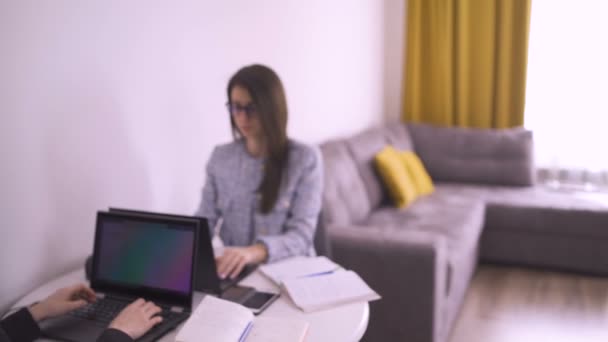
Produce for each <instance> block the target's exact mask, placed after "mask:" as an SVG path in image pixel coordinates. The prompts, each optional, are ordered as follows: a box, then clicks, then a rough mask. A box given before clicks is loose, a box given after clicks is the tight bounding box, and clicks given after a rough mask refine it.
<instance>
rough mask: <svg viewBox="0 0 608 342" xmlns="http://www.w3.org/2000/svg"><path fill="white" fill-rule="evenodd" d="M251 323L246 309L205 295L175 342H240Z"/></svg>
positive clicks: (251, 316) (251, 317)
mask: <svg viewBox="0 0 608 342" xmlns="http://www.w3.org/2000/svg"><path fill="white" fill-rule="evenodd" d="M252 321H253V313H252V312H251V311H250V310H249V309H247V308H246V307H244V306H242V305H239V304H235V303H232V302H229V301H226V300H223V299H218V298H215V297H213V296H210V295H207V296H205V298H203V300H202V301H201V303H200V304H199V306H198V307H197V308H196V310H194V312H193V313H192V314H191V315H190V318H189V319H188V320H187V321H186V323H185V324H184V326H183V327H182V329H181V330H180V331H179V332H178V333H177V337H176V338H175V341H176V342H199V341H201V340H204V341H217V342H236V341H241V340H242V338H243V336H244V333H245V332H246V330H247V329H248V327H249V325H250V324H251V323H252Z"/></svg>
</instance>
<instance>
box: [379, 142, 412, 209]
mask: <svg viewBox="0 0 608 342" xmlns="http://www.w3.org/2000/svg"><path fill="white" fill-rule="evenodd" d="M374 163H375V165H376V169H377V170H378V172H379V173H380V176H381V177H382V181H383V183H384V184H385V186H386V188H387V189H388V192H389V194H390V195H391V197H392V198H393V201H394V203H395V206H396V207H398V208H404V207H406V206H408V205H409V204H410V203H412V202H413V201H414V200H415V199H416V196H417V186H416V183H414V178H413V177H412V175H411V174H410V172H409V171H408V168H407V166H406V164H405V160H403V158H402V155H401V152H399V151H397V150H396V149H395V148H394V147H392V146H386V147H385V148H383V149H382V151H380V152H378V153H377V154H376V156H375V157H374Z"/></svg>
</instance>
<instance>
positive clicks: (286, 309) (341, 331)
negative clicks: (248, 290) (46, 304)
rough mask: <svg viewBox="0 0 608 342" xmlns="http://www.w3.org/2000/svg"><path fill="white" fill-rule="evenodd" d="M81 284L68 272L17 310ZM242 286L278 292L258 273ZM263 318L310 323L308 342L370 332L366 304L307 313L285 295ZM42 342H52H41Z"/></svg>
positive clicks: (78, 275) (80, 273) (80, 276)
mask: <svg viewBox="0 0 608 342" xmlns="http://www.w3.org/2000/svg"><path fill="white" fill-rule="evenodd" d="M78 282H85V274H84V269H78V270H75V271H72V272H69V273H67V274H65V275H63V276H60V277H58V278H56V279H53V280H51V281H49V282H48V283H46V284H44V285H42V286H40V287H39V288H37V289H35V290H34V291H32V292H31V293H29V294H27V295H26V296H25V297H23V298H21V299H20V300H19V301H18V302H17V303H16V304H15V306H14V307H19V306H24V305H28V304H30V303H33V302H35V301H38V300H41V299H43V298H45V297H46V296H48V295H49V294H51V293H52V292H53V291H55V290H56V289H58V288H61V287H64V286H67V285H71V284H75V283H78ZM240 284H241V285H247V286H252V287H254V288H256V289H258V290H261V291H270V292H278V289H277V286H276V285H274V283H273V282H271V281H270V280H269V279H267V278H266V277H264V276H263V275H262V274H261V273H260V272H259V271H255V272H253V273H252V274H251V275H249V276H248V277H247V278H245V279H243V280H242V281H241V282H240ZM203 297H204V294H203V293H201V292H195V295H194V299H193V306H194V307H193V309H194V308H195V307H196V306H198V304H199V303H200V302H201V300H202V299H203ZM261 316H264V317H279V318H294V319H302V320H305V321H307V322H308V323H310V326H309V329H308V335H307V339H306V341H308V342H316V341H319V342H326V341H331V342H342V341H344V342H352V341H359V340H360V339H361V338H362V337H363V334H364V333H365V329H367V323H368V320H369V305H368V303H367V302H363V303H354V304H348V305H343V306H339V307H336V308H333V309H329V310H323V311H317V312H312V313H304V312H302V311H301V310H300V309H298V308H297V307H296V306H295V305H294V304H293V302H292V301H291V299H289V297H288V296H286V295H283V294H282V295H281V297H279V298H278V299H277V300H276V301H275V302H274V303H272V305H270V306H269V307H268V308H267V309H266V310H265V311H264V312H263V313H262V314H261ZM177 330H179V329H176V330H173V331H172V332H170V333H168V334H167V335H165V336H164V337H163V338H162V339H161V340H160V341H162V342H169V341H171V342H172V341H175V336H176V334H177ZM39 341H49V340H47V339H40V340H39Z"/></svg>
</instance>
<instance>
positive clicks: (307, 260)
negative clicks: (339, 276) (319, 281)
mask: <svg viewBox="0 0 608 342" xmlns="http://www.w3.org/2000/svg"><path fill="white" fill-rule="evenodd" d="M339 267H340V266H339V265H338V264H336V263H335V262H333V261H331V260H329V259H328V258H326V257H324V256H318V257H313V258H311V257H302V256H299V257H294V258H289V259H286V260H283V261H278V262H275V263H272V264H266V265H261V266H260V271H261V272H262V273H263V274H264V275H265V276H267V277H268V278H270V279H271V280H272V281H274V282H275V283H276V284H277V285H281V283H282V282H283V281H285V280H286V279H291V278H298V277H303V276H308V275H311V274H318V273H325V272H332V271H335V270H336V269H338V268H339Z"/></svg>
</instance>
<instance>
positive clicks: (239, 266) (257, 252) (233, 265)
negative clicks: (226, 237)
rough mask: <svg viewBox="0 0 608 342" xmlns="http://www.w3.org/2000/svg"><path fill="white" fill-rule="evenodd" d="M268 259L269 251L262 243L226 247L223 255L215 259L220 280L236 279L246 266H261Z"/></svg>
mask: <svg viewBox="0 0 608 342" xmlns="http://www.w3.org/2000/svg"><path fill="white" fill-rule="evenodd" d="M266 258H268V250H266V247H265V246H264V245H263V244H261V243H256V244H254V245H251V246H247V247H226V248H224V251H223V253H222V255H221V256H220V257H218V258H216V259H215V262H216V264H217V273H218V275H219V276H220V278H222V279H224V278H226V277H228V276H230V278H235V277H236V276H238V275H239V273H241V271H242V270H243V268H245V266H247V265H250V264H259V263H261V262H263V261H264V260H266Z"/></svg>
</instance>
